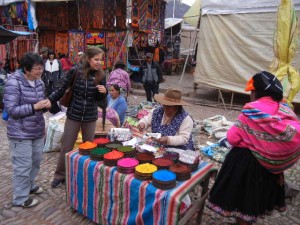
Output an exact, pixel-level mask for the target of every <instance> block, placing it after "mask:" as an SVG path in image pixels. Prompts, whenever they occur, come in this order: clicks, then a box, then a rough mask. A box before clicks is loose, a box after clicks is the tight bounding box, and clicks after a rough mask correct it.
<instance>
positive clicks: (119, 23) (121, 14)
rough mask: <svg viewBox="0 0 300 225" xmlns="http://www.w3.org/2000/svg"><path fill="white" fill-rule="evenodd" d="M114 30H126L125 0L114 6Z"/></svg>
mask: <svg viewBox="0 0 300 225" xmlns="http://www.w3.org/2000/svg"><path fill="white" fill-rule="evenodd" d="M116 28H117V29H126V0H120V1H118V4H116Z"/></svg>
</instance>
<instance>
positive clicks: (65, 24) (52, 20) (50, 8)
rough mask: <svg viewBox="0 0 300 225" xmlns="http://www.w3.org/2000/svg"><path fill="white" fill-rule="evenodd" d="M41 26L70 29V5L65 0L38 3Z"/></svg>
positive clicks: (38, 17)
mask: <svg viewBox="0 0 300 225" xmlns="http://www.w3.org/2000/svg"><path fill="white" fill-rule="evenodd" d="M36 8H37V10H36V13H37V20H38V21H39V27H48V28H52V29H56V28H59V29H68V28H69V16H68V7H67V4H66V3H65V2H55V3H53V2H48V3H44V2H43V3H36Z"/></svg>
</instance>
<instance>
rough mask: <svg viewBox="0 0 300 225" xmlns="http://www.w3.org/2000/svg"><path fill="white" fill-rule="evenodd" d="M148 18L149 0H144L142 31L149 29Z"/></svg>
mask: <svg viewBox="0 0 300 225" xmlns="http://www.w3.org/2000/svg"><path fill="white" fill-rule="evenodd" d="M147 18H148V0H145V1H143V3H142V4H141V7H140V20H139V28H140V31H147Z"/></svg>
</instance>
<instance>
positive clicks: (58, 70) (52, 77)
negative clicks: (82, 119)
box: [42, 50, 63, 114]
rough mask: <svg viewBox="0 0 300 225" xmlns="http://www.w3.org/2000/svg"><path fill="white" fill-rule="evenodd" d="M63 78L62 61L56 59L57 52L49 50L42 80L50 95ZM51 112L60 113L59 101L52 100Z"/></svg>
mask: <svg viewBox="0 0 300 225" xmlns="http://www.w3.org/2000/svg"><path fill="white" fill-rule="evenodd" d="M62 78H63V73H62V65H61V62H60V61H59V60H58V59H56V56H55V53H54V52H53V51H52V50H49V51H48V59H47V61H46V63H45V69H44V73H43V76H42V80H43V81H44V84H45V86H46V94H47V96H50V95H51V94H52V93H53V92H55V91H56V90H57V89H58V88H59V87H60V85H61V79H62ZM49 111H50V113H53V114H55V113H58V112H59V111H60V107H59V106H58V104H57V102H52V106H51V109H50V110H49Z"/></svg>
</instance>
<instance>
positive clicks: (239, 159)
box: [207, 71, 300, 225]
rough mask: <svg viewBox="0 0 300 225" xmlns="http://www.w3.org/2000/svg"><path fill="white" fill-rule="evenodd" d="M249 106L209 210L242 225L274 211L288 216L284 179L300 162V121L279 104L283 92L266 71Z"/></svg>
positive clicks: (254, 81) (231, 135)
mask: <svg viewBox="0 0 300 225" xmlns="http://www.w3.org/2000/svg"><path fill="white" fill-rule="evenodd" d="M246 91H251V95H250V98H251V101H252V102H250V103H247V104H246V105H245V106H244V107H243V110H242V113H241V114H240V115H239V117H238V120H237V122H236V123H235V125H234V126H232V127H231V128H230V129H229V131H228V133H227V139H228V142H229V143H230V144H231V145H232V146H233V148H232V149H231V151H230V152H229V153H228V155H227V156H226V159H225V161H224V163H223V165H222V168H221V170H220V172H219V174H218V176H217V179H216V181H215V183H214V186H213V188H212V190H211V192H210V196H209V201H208V204H207V206H208V207H209V208H210V209H212V210H214V211H215V212H217V213H219V214H221V215H223V216H225V217H235V218H236V219H237V223H238V224H240V225H247V224H248V225H249V224H252V223H254V222H256V220H257V218H258V217H260V216H264V215H268V214H269V213H270V212H271V211H272V210H274V209H277V210H279V211H284V210H285V201H284V200H285V192H284V174H283V171H284V170H286V169H288V168H289V167H291V166H292V165H293V164H294V163H295V162H296V161H297V160H298V159H299V157H300V154H299V152H300V121H299V120H298V118H297V116H296V115H295V113H294V112H293V111H292V110H291V109H290V108H289V107H288V106H287V105H286V104H283V103H282V102H281V100H282V98H283V89H282V85H281V83H280V82H279V80H278V79H277V78H276V77H275V76H274V75H273V74H271V73H269V72H266V71H262V72H260V73H257V74H256V75H254V76H253V77H252V78H251V79H250V80H249V81H248V84H247V88H246Z"/></svg>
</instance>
